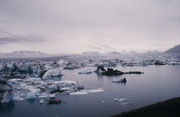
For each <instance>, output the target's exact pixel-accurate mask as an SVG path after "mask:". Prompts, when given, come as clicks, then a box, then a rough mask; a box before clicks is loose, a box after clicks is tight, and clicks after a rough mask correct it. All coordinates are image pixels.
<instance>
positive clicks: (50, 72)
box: [42, 68, 62, 79]
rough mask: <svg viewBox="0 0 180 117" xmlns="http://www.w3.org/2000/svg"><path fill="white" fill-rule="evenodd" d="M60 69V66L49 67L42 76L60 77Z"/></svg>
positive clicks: (44, 77)
mask: <svg viewBox="0 0 180 117" xmlns="http://www.w3.org/2000/svg"><path fill="white" fill-rule="evenodd" d="M61 76H62V74H61V70H60V68H56V69H50V70H48V71H47V72H46V73H45V74H44V75H43V76H42V78H43V79H47V78H51V77H61Z"/></svg>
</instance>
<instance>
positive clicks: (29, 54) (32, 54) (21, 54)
mask: <svg viewBox="0 0 180 117" xmlns="http://www.w3.org/2000/svg"><path fill="white" fill-rule="evenodd" d="M50 56H53V55H50V54H45V53H42V52H39V51H15V52H11V53H0V59H2V58H40V57H50Z"/></svg>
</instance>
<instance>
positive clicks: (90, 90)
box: [70, 88, 104, 95]
mask: <svg viewBox="0 0 180 117" xmlns="http://www.w3.org/2000/svg"><path fill="white" fill-rule="evenodd" d="M98 92H104V89H102V88H98V89H88V90H81V91H77V92H72V93H70V95H87V94H89V93H98Z"/></svg>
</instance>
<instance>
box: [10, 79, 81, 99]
mask: <svg viewBox="0 0 180 117" xmlns="http://www.w3.org/2000/svg"><path fill="white" fill-rule="evenodd" d="M8 84H9V85H11V86H12V87H13V96H12V100H13V101H22V100H29V99H30V100H32V99H47V98H49V97H50V96H56V94H58V93H60V94H61V93H65V94H69V93H72V92H75V91H78V90H79V88H81V86H80V85H79V83H78V82H75V81H54V80H42V79H41V78H27V79H10V80H8ZM53 91H56V92H53ZM52 92H53V93H52Z"/></svg>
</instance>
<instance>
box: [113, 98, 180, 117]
mask: <svg viewBox="0 0 180 117" xmlns="http://www.w3.org/2000/svg"><path fill="white" fill-rule="evenodd" d="M112 117H180V97H178V98H173V99H170V100H166V101H164V102H159V103H156V104H152V105H148V106H145V107H142V108H140V109H136V110H132V111H129V112H122V113H121V114H119V115H115V116H112Z"/></svg>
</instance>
